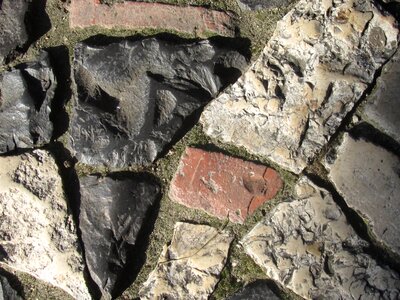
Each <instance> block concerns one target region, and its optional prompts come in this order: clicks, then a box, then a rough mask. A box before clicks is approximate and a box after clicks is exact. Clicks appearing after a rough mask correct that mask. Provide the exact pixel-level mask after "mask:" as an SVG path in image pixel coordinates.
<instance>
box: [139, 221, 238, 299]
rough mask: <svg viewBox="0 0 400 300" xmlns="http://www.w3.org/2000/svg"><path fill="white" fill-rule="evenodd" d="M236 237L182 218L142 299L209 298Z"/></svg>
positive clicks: (176, 225)
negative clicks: (183, 220)
mask: <svg viewBox="0 0 400 300" xmlns="http://www.w3.org/2000/svg"><path fill="white" fill-rule="evenodd" d="M232 240H233V238H232V237H231V236H230V235H229V234H228V233H226V232H219V231H218V230H216V229H215V228H213V227H210V226H205V225H193V224H189V223H181V222H178V223H176V224H175V228H174V235H173V237H172V241H171V244H170V245H169V246H164V249H163V251H162V253H161V256H160V259H159V261H158V264H157V267H156V268H155V269H154V270H153V271H152V272H151V273H150V275H149V278H148V279H147V281H146V282H145V283H144V284H143V287H142V289H141V290H140V299H187V300H206V299H208V297H209V295H210V294H211V293H212V292H213V290H214V287H215V285H216V284H217V282H218V279H219V275H220V273H221V271H222V269H223V267H224V265H225V263H226V258H227V255H228V250H229V245H230V243H231V242H232Z"/></svg>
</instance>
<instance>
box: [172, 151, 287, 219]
mask: <svg viewBox="0 0 400 300" xmlns="http://www.w3.org/2000/svg"><path fill="white" fill-rule="evenodd" d="M281 187H282V180H281V178H280V177H279V174H278V173H277V172H276V171H275V170H273V169H271V168H268V167H266V166H263V165H260V164H255V163H252V162H249V161H244V160H242V159H238V158H234V157H231V156H227V155H224V154H222V153H217V152H207V151H203V150H200V149H194V148H187V149H186V151H185V153H184V155H183V156H182V158H181V161H180V164H179V167H178V170H177V172H176V174H175V176H174V178H173V180H172V182H171V186H170V191H169V197H170V198H171V200H173V201H175V202H178V203H180V204H183V205H185V206H188V207H191V208H198V209H203V210H204V211H206V212H207V213H209V214H211V215H213V216H216V217H218V218H220V219H225V218H227V217H228V218H229V220H230V221H231V222H236V223H243V222H244V220H245V219H246V217H247V216H248V215H250V214H252V213H253V212H254V211H255V210H256V209H257V208H258V207H259V206H260V205H262V204H263V203H264V202H265V201H267V200H270V199H272V198H273V197H274V196H275V195H276V194H277V192H278V191H279V190H280V189H281Z"/></svg>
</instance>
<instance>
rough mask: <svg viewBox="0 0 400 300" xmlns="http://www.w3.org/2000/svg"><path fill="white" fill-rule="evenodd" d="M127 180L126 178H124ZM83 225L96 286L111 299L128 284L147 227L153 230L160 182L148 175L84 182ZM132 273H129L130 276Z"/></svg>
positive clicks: (83, 180)
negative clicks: (119, 286)
mask: <svg viewBox="0 0 400 300" xmlns="http://www.w3.org/2000/svg"><path fill="white" fill-rule="evenodd" d="M122 176H123V177H122ZM80 194H81V207H80V216H79V223H80V225H79V226H80V229H81V232H82V240H83V244H84V248H85V256H86V263H87V266H88V268H89V272H90V274H91V277H92V279H93V280H94V282H95V283H96V284H97V285H98V286H99V288H100V290H101V292H102V294H103V295H106V296H107V298H108V296H109V295H110V294H112V293H113V290H114V287H115V285H116V284H118V282H120V281H121V280H124V278H123V277H124V276H125V275H124V274H125V273H124V272H125V269H124V268H125V267H126V264H127V262H128V261H130V258H131V257H132V256H138V255H139V254H138V253H132V251H131V249H132V246H134V245H135V244H136V242H140V241H137V238H138V235H139V233H140V231H141V230H146V229H143V228H142V227H143V226H146V228H147V229H149V228H151V226H152V224H150V223H151V222H150V220H149V214H151V210H150V209H151V207H153V205H155V204H156V202H157V201H158V200H159V198H160V186H159V184H158V182H157V181H156V180H155V179H154V178H153V177H150V175H147V174H135V175H133V174H130V175H127V174H123V175H118V176H117V175H115V176H113V177H104V178H98V177H96V176H86V177H83V178H80ZM129 271H130V272H132V270H128V272H129Z"/></svg>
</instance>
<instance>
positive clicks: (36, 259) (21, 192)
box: [0, 150, 91, 299]
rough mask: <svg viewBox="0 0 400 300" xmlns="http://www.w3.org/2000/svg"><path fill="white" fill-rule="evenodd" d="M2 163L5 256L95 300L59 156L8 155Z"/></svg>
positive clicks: (0, 247) (0, 216)
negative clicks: (64, 187)
mask: <svg viewBox="0 0 400 300" xmlns="http://www.w3.org/2000/svg"><path fill="white" fill-rule="evenodd" d="M0 165H1V166H2V168H1V170H0V220H1V222H0V261H1V262H3V263H5V264H6V265H8V266H9V267H11V268H14V269H17V270H19V271H23V272H26V273H29V274H31V275H33V276H35V277H37V278H39V279H41V280H43V281H46V282H48V283H50V284H52V285H55V286H57V287H59V288H61V289H63V290H65V291H66V292H67V293H69V294H70V295H72V296H73V297H74V298H76V299H91V297H90V295H89V292H88V290H87V287H86V284H85V280H84V277H83V269H84V263H83V261H82V254H81V251H80V249H79V245H78V238H77V235H76V228H75V224H74V222H73V219H72V216H71V215H70V214H69V213H68V208H67V202H66V199H65V196H64V192H63V187H62V181H61V178H60V176H59V175H58V168H57V165H56V163H55V161H54V159H53V158H52V157H51V155H50V154H49V153H48V152H46V151H42V150H35V151H33V152H32V153H29V154H24V155H21V156H13V157H2V158H0Z"/></svg>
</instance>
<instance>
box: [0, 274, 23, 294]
mask: <svg viewBox="0 0 400 300" xmlns="http://www.w3.org/2000/svg"><path fill="white" fill-rule="evenodd" d="M0 300H22V297H20V296H19V294H18V292H17V291H16V290H14V289H13V288H12V287H11V285H10V283H9V282H8V280H7V278H6V277H4V276H2V275H0Z"/></svg>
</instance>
